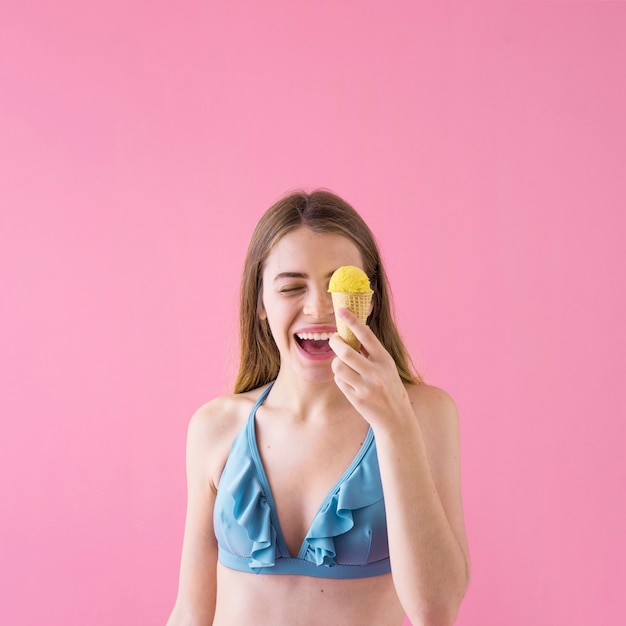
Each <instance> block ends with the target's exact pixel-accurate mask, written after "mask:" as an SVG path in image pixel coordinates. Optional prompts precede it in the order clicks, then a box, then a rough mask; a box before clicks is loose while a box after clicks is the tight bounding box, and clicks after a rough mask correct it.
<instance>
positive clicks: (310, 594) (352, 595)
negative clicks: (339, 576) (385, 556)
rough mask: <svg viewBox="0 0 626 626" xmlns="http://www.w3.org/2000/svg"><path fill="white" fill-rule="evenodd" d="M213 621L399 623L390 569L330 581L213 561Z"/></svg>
mask: <svg viewBox="0 0 626 626" xmlns="http://www.w3.org/2000/svg"><path fill="white" fill-rule="evenodd" d="M217 573H218V579H217V588H218V594H217V606H216V611H215V618H214V621H213V626H232V625H233V624H254V625H255V626H277V625H281V626H282V625H285V626H287V625H288V626H328V624H332V625H333V626H355V625H356V624H358V625H359V626H401V624H402V620H403V619H404V611H403V610H402V607H401V605H400V602H399V600H398V597H397V595H396V591H395V588H394V585H393V581H392V578H391V574H386V575H384V576H376V577H374V578H360V579H346V580H333V579H322V578H311V577H309V576H280V575H278V576H277V575H274V576H263V575H255V574H247V573H243V572H237V571H235V570H231V569H228V568H226V567H224V566H222V565H220V564H218V572H217Z"/></svg>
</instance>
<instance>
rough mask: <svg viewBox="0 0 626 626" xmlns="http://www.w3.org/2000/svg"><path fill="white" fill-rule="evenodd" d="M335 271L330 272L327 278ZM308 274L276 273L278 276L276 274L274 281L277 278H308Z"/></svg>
mask: <svg viewBox="0 0 626 626" xmlns="http://www.w3.org/2000/svg"><path fill="white" fill-rule="evenodd" d="M333 273H334V272H328V274H326V278H330V277H331V276H332V275H333ZM308 277H309V276H308V274H305V273H304V272H281V273H280V274H276V276H274V281H273V282H276V281H277V280H280V279H281V278H308Z"/></svg>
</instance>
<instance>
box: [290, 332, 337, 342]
mask: <svg viewBox="0 0 626 626" xmlns="http://www.w3.org/2000/svg"><path fill="white" fill-rule="evenodd" d="M296 336H297V337H298V338H300V339H313V340H315V341H320V340H322V339H330V338H331V337H332V333H296Z"/></svg>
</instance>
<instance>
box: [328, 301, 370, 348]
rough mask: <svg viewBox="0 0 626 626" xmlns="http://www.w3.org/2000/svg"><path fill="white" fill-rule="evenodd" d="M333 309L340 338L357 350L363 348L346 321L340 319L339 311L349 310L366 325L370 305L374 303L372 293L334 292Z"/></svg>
mask: <svg viewBox="0 0 626 626" xmlns="http://www.w3.org/2000/svg"><path fill="white" fill-rule="evenodd" d="M331 296H332V298H333V308H334V309H335V322H336V323H337V332H338V333H339V336H340V337H341V338H342V339H343V340H344V341H345V342H346V343H347V344H348V345H349V346H350V347H351V348H354V349H355V350H358V349H359V348H360V347H361V343H360V342H359V340H358V339H357V338H356V337H355V336H354V333H353V332H352V331H351V330H350V329H349V328H348V327H347V326H346V324H345V323H344V321H343V320H342V319H340V318H339V316H338V315H337V311H338V310H339V309H348V310H349V311H352V313H354V315H356V316H357V317H358V318H359V319H360V320H361V321H362V322H363V323H364V324H365V323H366V321H367V316H368V315H369V312H370V304H371V303H372V294H371V293H344V292H339V291H333V292H332V293H331Z"/></svg>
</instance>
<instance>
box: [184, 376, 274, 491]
mask: <svg viewBox="0 0 626 626" xmlns="http://www.w3.org/2000/svg"><path fill="white" fill-rule="evenodd" d="M262 391H263V388H260V389H255V390H252V391H249V392H246V393H240V394H231V395H224V396H219V397H217V398H214V399H213V400H211V401H209V402H207V403H206V404H204V405H202V406H201V407H200V408H199V409H198V410H197V411H196V412H195V413H194V414H193V416H192V417H191V420H190V421H189V426H188V429H187V462H188V465H190V466H195V467H196V468H197V469H198V470H199V471H200V472H201V473H202V474H205V475H206V474H207V473H208V475H209V477H210V480H211V482H212V483H214V484H216V482H217V481H218V480H219V476H220V475H221V472H222V469H223V467H224V464H225V463H226V459H227V458H228V453H229V451H230V448H231V445H232V443H233V441H234V439H235V437H236V436H237V433H238V432H239V431H240V430H241V429H242V428H243V426H244V424H245V423H246V420H247V418H248V415H249V414H250V411H251V410H252V407H253V406H254V403H255V402H256V400H257V398H258V397H259V395H260V394H261V392H262ZM198 466H199V467H198Z"/></svg>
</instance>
